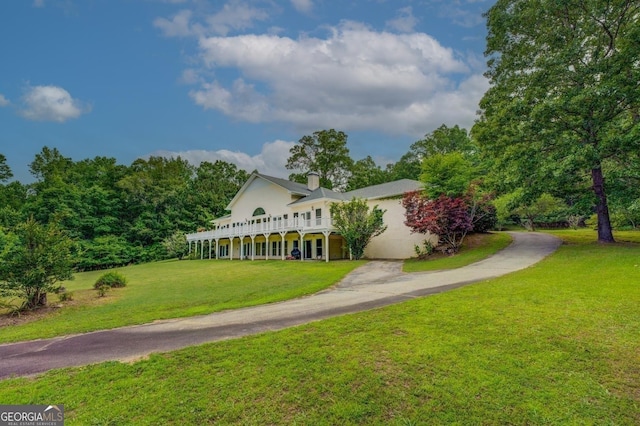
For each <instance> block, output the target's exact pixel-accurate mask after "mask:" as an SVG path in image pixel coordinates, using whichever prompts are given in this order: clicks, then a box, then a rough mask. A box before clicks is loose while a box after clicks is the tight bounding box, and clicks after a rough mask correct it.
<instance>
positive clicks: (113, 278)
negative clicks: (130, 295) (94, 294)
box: [93, 272, 127, 289]
mask: <svg viewBox="0 0 640 426" xmlns="http://www.w3.org/2000/svg"><path fill="white" fill-rule="evenodd" d="M126 285H127V278H126V277H125V276H124V275H122V274H119V273H118V272H107V273H106V274H104V275H102V276H101V277H100V278H98V281H96V283H95V284H94V285H93V288H95V289H99V288H100V287H101V286H107V287H109V288H118V287H124V286H126Z"/></svg>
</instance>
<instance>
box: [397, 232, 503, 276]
mask: <svg viewBox="0 0 640 426" xmlns="http://www.w3.org/2000/svg"><path fill="white" fill-rule="evenodd" d="M510 243H511V236H510V235H509V234H507V233H503V232H495V233H488V234H472V235H468V236H467V237H466V238H465V241H464V244H463V246H462V248H461V249H460V251H459V252H458V253H457V254H455V255H453V256H449V255H442V254H433V255H431V256H429V257H428V258H427V259H425V260H420V259H408V260H406V261H405V262H404V267H403V270H404V271H405V272H423V271H437V270H442V269H454V268H460V267H462V266H465V265H469V264H471V263H474V262H477V261H479V260H482V259H484V258H487V257H489V256H491V255H492V254H494V253H496V252H498V251H500V250H502V249H503V248H505V247H506V246H508V245H509V244H510Z"/></svg>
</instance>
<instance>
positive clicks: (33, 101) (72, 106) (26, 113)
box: [20, 86, 90, 123]
mask: <svg viewBox="0 0 640 426" xmlns="http://www.w3.org/2000/svg"><path fill="white" fill-rule="evenodd" d="M22 103H23V108H22V109H21V110H20V114H21V115H22V116H23V117H25V118H27V119H29V120H34V121H57V122H58V123H63V122H65V121H67V120H70V119H73V118H78V117H80V115H82V114H84V113H86V112H89V111H90V107H89V106H86V105H84V104H83V103H82V102H80V101H78V100H77V99H73V98H72V97H71V95H70V94H69V92H67V91H66V90H65V89H63V88H62V87H57V86H33V87H28V88H27V90H26V92H25V94H24V96H23V97H22Z"/></svg>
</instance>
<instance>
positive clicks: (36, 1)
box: [33, 0, 44, 7]
mask: <svg viewBox="0 0 640 426" xmlns="http://www.w3.org/2000/svg"><path fill="white" fill-rule="evenodd" d="M33 7H44V0H33Z"/></svg>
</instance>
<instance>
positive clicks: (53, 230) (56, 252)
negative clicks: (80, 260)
mask: <svg viewBox="0 0 640 426" xmlns="http://www.w3.org/2000/svg"><path fill="white" fill-rule="evenodd" d="M3 241H4V245H5V247H0V254H1V255H2V257H1V258H0V296H19V297H22V298H24V299H25V304H24V307H25V308H27V309H33V308H36V307H39V306H44V305H46V304H47V292H50V291H54V290H55V289H56V283H57V282H59V281H62V280H68V279H71V278H72V264H73V260H72V258H71V249H72V246H73V242H72V241H71V239H69V237H67V235H66V234H65V233H64V232H63V231H62V230H61V229H60V228H59V227H58V226H57V225H56V224H54V223H50V224H48V225H41V224H39V223H38V222H36V221H35V220H34V219H33V218H30V219H28V220H27V221H26V222H25V223H23V224H21V225H20V226H18V227H17V228H16V230H15V233H14V237H13V239H12V240H9V239H7V238H5V239H0V243H2V242H3Z"/></svg>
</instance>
